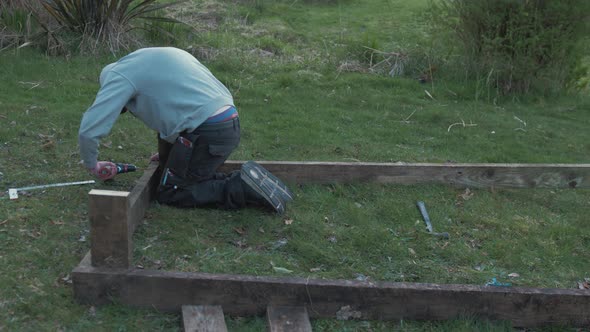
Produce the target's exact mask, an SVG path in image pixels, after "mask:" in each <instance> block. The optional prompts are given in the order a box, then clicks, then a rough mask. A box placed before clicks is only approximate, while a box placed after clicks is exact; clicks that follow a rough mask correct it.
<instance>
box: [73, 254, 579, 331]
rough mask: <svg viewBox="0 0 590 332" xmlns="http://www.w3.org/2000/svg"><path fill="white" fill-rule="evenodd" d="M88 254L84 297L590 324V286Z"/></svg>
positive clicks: (77, 277)
mask: <svg viewBox="0 0 590 332" xmlns="http://www.w3.org/2000/svg"><path fill="white" fill-rule="evenodd" d="M89 262H90V258H89V257H88V256H87V257H86V258H85V259H84V260H83V261H82V262H81V263H80V265H79V266H78V267H77V268H76V269H74V271H73V272H72V279H73V281H74V290H75V295H76V298H77V300H78V301H80V302H83V303H88V304H102V303H107V302H109V301H110V300H111V299H113V298H114V299H116V301H118V302H119V303H123V304H126V305H130V306H135V307H142V308H155V309H157V310H162V311H175V312H179V311H180V309H181V307H182V306H183V305H187V304H191V303H200V304H206V305H220V306H221V307H222V308H223V311H224V313H226V314H230V315H237V316H248V315H260V316H262V315H263V314H264V313H265V311H266V309H267V306H269V305H272V306H305V307H306V308H307V311H308V313H309V315H310V316H311V317H325V318H336V317H337V316H338V317H340V318H341V319H346V318H360V319H371V320H399V319H410V320H447V319H455V318H460V317H466V316H468V317H479V318H487V319H491V320H506V321H511V322H512V324H513V325H514V326H518V327H534V326H544V325H566V326H579V327H584V326H590V315H589V314H588V313H589V312H590V291H589V290H578V289H541V288H521V287H493V286H476V285H440V284H420V283H394V282H366V281H364V282H363V281H350V280H320V279H307V278H277V277H259V276H245V275H225V274H208V273H187V272H166V271H153V270H138V269H131V270H127V269H106V268H95V267H92V265H91V264H90V263H89Z"/></svg>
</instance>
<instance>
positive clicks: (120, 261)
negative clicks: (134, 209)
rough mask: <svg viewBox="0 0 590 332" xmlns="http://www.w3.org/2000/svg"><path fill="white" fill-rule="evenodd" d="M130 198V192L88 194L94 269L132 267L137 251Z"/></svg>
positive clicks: (91, 192)
mask: <svg viewBox="0 0 590 332" xmlns="http://www.w3.org/2000/svg"><path fill="white" fill-rule="evenodd" d="M128 197H129V193H128V192H118V191H110V190H94V189H93V190H91V191H90V193H89V194H88V210H89V218H90V237H91V240H92V242H91V245H90V250H91V252H92V265H93V266H97V267H98V266H108V267H129V266H130V264H131V252H132V251H133V248H132V242H131V236H132V234H131V233H130V230H129V225H128V211H129V200H128Z"/></svg>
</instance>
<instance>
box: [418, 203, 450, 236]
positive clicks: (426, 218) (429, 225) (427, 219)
mask: <svg viewBox="0 0 590 332" xmlns="http://www.w3.org/2000/svg"><path fill="white" fill-rule="evenodd" d="M416 205H418V209H419V210H420V214H422V218H424V222H425V223H426V229H427V230H428V233H430V234H432V235H434V236H440V237H443V238H445V239H448V238H449V233H447V232H444V233H436V232H434V230H433V229H432V223H431V222H430V217H429V216H428V212H427V211H426V205H425V204H424V202H422V201H418V202H417V203H416Z"/></svg>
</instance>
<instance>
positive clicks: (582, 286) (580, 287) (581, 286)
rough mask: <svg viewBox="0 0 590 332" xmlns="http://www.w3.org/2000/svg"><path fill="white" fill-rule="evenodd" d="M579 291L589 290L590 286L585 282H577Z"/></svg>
mask: <svg viewBox="0 0 590 332" xmlns="http://www.w3.org/2000/svg"><path fill="white" fill-rule="evenodd" d="M578 288H579V289H590V284H589V283H588V282H587V281H584V282H578Z"/></svg>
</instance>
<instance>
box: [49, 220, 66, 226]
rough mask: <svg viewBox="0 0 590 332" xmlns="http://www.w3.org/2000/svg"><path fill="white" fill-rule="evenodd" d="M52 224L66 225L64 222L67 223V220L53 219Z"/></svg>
mask: <svg viewBox="0 0 590 332" xmlns="http://www.w3.org/2000/svg"><path fill="white" fill-rule="evenodd" d="M51 224H53V225H64V224H65V222H63V221H55V220H52V221H51Z"/></svg>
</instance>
